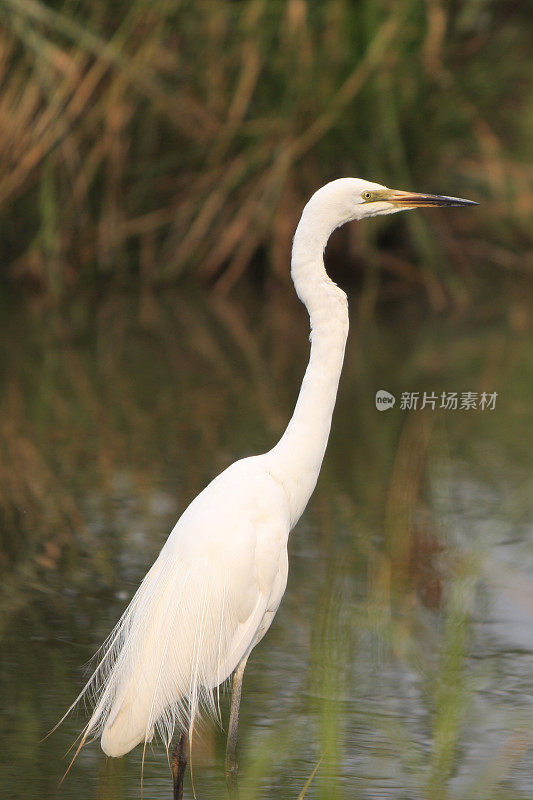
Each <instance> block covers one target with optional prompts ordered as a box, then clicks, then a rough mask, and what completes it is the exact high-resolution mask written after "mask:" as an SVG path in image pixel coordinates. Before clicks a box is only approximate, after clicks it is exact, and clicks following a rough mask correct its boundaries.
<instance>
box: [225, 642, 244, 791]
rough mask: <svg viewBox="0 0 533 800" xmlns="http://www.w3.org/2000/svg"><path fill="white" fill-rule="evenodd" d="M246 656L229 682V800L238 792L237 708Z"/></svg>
mask: <svg viewBox="0 0 533 800" xmlns="http://www.w3.org/2000/svg"><path fill="white" fill-rule="evenodd" d="M247 660H248V656H246V657H245V658H243V660H242V661H241V663H240V664H239V665H238V667H237V669H236V670H235V672H234V673H233V679H232V682H231V710H230V715H229V727H228V743H227V746H226V783H227V786H228V792H229V796H230V798H231V800H237V798H238V796H239V791H238V787H237V775H238V771H239V767H238V765H237V737H238V730H239V707H240V705H241V691H242V678H243V675H244V668H245V666H246V662H247Z"/></svg>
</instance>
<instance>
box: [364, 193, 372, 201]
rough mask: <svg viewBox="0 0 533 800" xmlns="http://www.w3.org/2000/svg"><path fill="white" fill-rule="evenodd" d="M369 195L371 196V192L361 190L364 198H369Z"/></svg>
mask: <svg viewBox="0 0 533 800" xmlns="http://www.w3.org/2000/svg"><path fill="white" fill-rule="evenodd" d="M371 197H372V192H363V199H364V200H370V198H371Z"/></svg>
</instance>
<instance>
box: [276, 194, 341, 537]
mask: <svg viewBox="0 0 533 800" xmlns="http://www.w3.org/2000/svg"><path fill="white" fill-rule="evenodd" d="M336 225H337V223H336V222H333V221H329V220H328V219H327V217H326V218H324V217H322V218H320V219H319V220H318V221H317V215H316V213H315V212H313V211H312V210H311V211H310V210H309V205H308V206H307V207H306V209H304V213H303V215H302V218H301V220H300V224H299V225H298V228H297V230H296V234H295V236H294V243H293V250H292V267H291V275H292V279H293V281H294V285H295V288H296V291H297V293H298V296H299V298H300V300H301V301H302V302H303V303H304V305H305V306H306V308H307V311H308V312H309V318H310V323H311V337H310V338H311V354H310V358H309V364H308V366H307V370H306V372H305V376H304V379H303V381H302V386H301V389H300V394H299V396H298V401H297V403H296V407H295V409H294V413H293V415H292V418H291V420H290V422H289V424H288V426H287V429H286V430H285V433H284V434H283V436H282V437H281V439H280V441H279V442H278V444H277V445H276V446H275V447H274V448H273V449H272V450H271V451H270V452H269V454H268V457H269V459H270V464H271V466H272V468H273V474H274V477H276V478H277V479H278V480H279V481H280V482H281V483H282V485H283V486H284V487H286V489H287V497H288V498H289V502H290V506H291V508H290V515H291V527H292V525H294V524H295V523H296V522H297V520H298V519H299V517H300V515H301V514H302V512H303V510H304V508H305V506H306V505H307V502H308V500H309V498H310V496H311V494H312V492H313V490H314V488H315V485H316V482H317V479H318V474H319V472H320V466H321V464H322V459H323V457H324V452H325V449H326V445H327V442H328V437H329V432H330V427H331V418H332V415H333V408H334V406H335V400H336V397H337V388H338V385H339V378H340V374H341V370H342V363H343V359H344V348H345V345H346V337H347V335H348V304H347V300H346V295H345V294H344V292H343V291H342V290H341V289H339V287H338V286H336V284H334V283H333V281H331V280H330V278H329V277H328V275H327V273H326V270H325V267H324V260H323V252H324V248H325V246H326V243H327V241H328V239H329V236H330V234H331V232H332V231H333V229H334V228H335V227H336Z"/></svg>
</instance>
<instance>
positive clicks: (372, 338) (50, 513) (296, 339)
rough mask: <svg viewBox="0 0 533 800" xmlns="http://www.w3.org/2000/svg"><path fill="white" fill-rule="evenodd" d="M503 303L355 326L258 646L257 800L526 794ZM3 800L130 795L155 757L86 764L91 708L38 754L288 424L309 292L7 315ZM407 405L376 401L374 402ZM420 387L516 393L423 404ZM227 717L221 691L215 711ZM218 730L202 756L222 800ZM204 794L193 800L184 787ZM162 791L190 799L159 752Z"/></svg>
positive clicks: (521, 358) (517, 414)
mask: <svg viewBox="0 0 533 800" xmlns="http://www.w3.org/2000/svg"><path fill="white" fill-rule="evenodd" d="M508 310H509V313H508V314H500V315H495V314H484V313H476V312H475V311H474V310H471V311H469V312H468V313H467V312H465V313H464V314H463V315H459V316H456V317H453V318H452V317H451V316H450V315H446V316H445V315H442V316H440V315H433V314H429V313H428V314H426V315H421V314H420V313H419V312H416V311H415V310H414V307H411V306H410V305H409V304H407V303H404V304H402V305H399V306H398V307H396V308H392V307H391V308H389V309H388V313H387V318H386V319H384V320H380V319H379V317H378V318H376V319H374V320H373V321H372V322H371V323H370V324H368V323H365V324H362V323H359V322H358V313H357V311H358V309H357V303H356V301H355V300H354V301H353V302H352V311H353V315H352V316H353V319H354V322H353V324H352V331H351V335H350V340H349V343H348V349H347V355H346V364H345V370H344V373H343V377H342V381H341V386H340V393H339V399H338V405H337V408H336V413H335V417H334V423H333V429H332V437H331V441H330V445H329V448H328V451H327V455H326V459H325V462H324V467H323V471H322V474H321V478H320V481H319V485H318V488H317V491H316V493H315V495H314V497H313V499H312V501H311V503H310V506H309V508H308V509H307V511H306V513H305V515H304V517H303V519H302V520H301V521H300V523H299V525H298V526H297V528H296V529H295V531H294V532H293V534H292V536H291V540H290V576H289V584H288V588H287V593H286V596H285V598H284V600H283V603H282V605H281V607H280V610H279V613H278V615H277V617H276V620H275V622H274V624H273V626H272V628H271V630H270V632H269V633H268V635H267V637H266V638H265V639H264V641H263V642H262V643H261V645H260V646H258V647H257V649H256V650H255V651H254V654H253V656H252V658H251V659H250V662H249V667H248V669H247V673H246V677H245V685H244V699H243V705H242V722H241V743H242V744H241V775H242V787H243V797H244V798H246V797H250V798H252V797H253V798H259V797H265V798H267V797H268V798H270V797H282V798H284V799H285V798H295V800H296V798H297V797H298V794H299V792H300V791H301V789H302V787H303V785H304V783H305V781H306V780H307V778H308V777H309V775H310V774H311V772H312V770H313V768H314V767H315V765H316V764H317V762H318V761H319V760H320V759H321V758H322V761H321V765H320V768H319V771H318V774H317V776H316V778H315V780H314V781H313V783H312V785H311V787H310V788H309V790H308V795H307V796H308V797H310V798H361V800H377V798H384V799H386V800H393V799H394V800H406V798H412V799H413V800H414V799H415V798H416V800H418V799H419V798H420V799H422V798H424V799H425V798H432V799H433V798H438V799H440V798H442V799H444V798H458V800H459V799H460V798H464V800H476V798H479V800H488V798H498V799H499V800H500V799H501V798H512V799H513V800H521V799H522V798H532V797H533V771H532V769H531V752H529V754H528V752H527V751H528V748H529V747H530V745H531V742H532V737H533V700H532V679H531V676H532V674H533V547H532V535H531V533H532V531H531V519H532V517H531V471H530V467H531V464H530V460H529V459H530V427H528V426H529V425H530V422H531V420H530V417H529V416H528V414H529V402H530V393H531V389H532V383H531V374H532V373H531V347H530V342H528V340H527V337H526V334H525V332H524V330H523V325H522V324H521V322H520V320H521V317H520V315H519V314H518V315H517V314H513V307H512V304H511V305H510V306H509V309H508ZM2 327H3V330H2V350H3V353H2V355H3V364H4V366H3V371H2V390H3V391H2V399H1V406H2V407H1V409H0V410H1V423H0V447H1V457H0V465H1V466H0V469H1V472H0V500H1V503H2V506H1V508H2V512H3V517H4V521H3V524H2V530H1V533H0V543H1V551H0V555H1V559H2V561H1V564H2V567H3V568H4V577H3V583H2V590H1V594H0V603H1V606H0V610H1V614H2V639H1V651H2V660H1V666H0V694H1V698H2V700H1V702H2V707H3V708H2V719H1V723H0V724H1V727H2V734H3V736H2V742H3V744H2V749H3V758H2V767H1V777H0V790H1V793H2V796H4V797H9V798H13V800H18V798H21V799H22V798H24V800H27V799H28V798H41V799H42V798H52V797H60V798H64V799H65V800H69V798H77V799H78V798H86V797H87V798H89V797H99V798H114V800H120V798H134V797H139V796H140V776H141V757H142V752H141V750H140V749H139V748H137V749H136V750H135V751H134V752H133V753H131V754H130V755H128V756H127V757H126V758H124V759H121V760H111V761H107V760H106V759H105V757H104V756H103V754H102V752H101V751H100V749H99V747H98V745H97V744H96V743H94V744H91V745H90V746H88V747H86V748H84V749H83V750H82V752H81V753H80V755H79V757H78V759H77V761H76V763H75V764H74V766H73V767H72V770H71V772H70V773H69V775H68V777H67V778H66V780H65V782H64V783H63V784H62V786H61V788H60V789H59V788H58V782H59V780H60V778H61V775H62V774H63V772H64V770H65V769H66V766H67V765H68V756H67V757H65V751H66V750H67V749H68V747H70V745H71V744H72V742H73V740H74V739H75V738H76V736H77V734H78V732H79V730H80V728H81V727H82V725H83V722H84V719H85V713H84V710H83V708H82V709H80V710H79V712H78V713H77V714H75V715H72V716H71V717H69V718H68V719H67V720H66V721H65V723H64V724H63V725H62V726H61V727H60V728H59V730H58V731H57V732H55V733H54V734H53V735H52V736H50V737H49V738H48V739H46V740H45V741H44V742H43V741H41V739H42V737H43V736H44V735H45V733H46V732H47V731H49V730H50V729H51V728H52V726H53V725H54V723H55V722H56V721H57V720H58V718H60V717H61V715H62V714H63V713H64V711H65V709H66V708H67V707H68V706H69V705H70V703H71V702H72V701H73V700H74V698H75V697H76V696H77V694H78V692H79V691H80V690H81V688H82V686H83V684H84V680H85V676H86V674H87V673H86V665H87V662H88V660H89V659H90V657H91V655H92V654H93V653H94V651H95V650H96V649H97V648H98V646H99V645H100V644H101V642H102V641H103V640H104V638H105V637H106V635H107V634H108V633H109V631H110V629H111V628H112V626H113V624H114V623H115V622H116V620H117V619H118V617H119V615H120V614H121V612H122V610H123V609H124V607H125V605H126V604H127V602H128V599H129V598H130V597H131V596H132V594H133V592H134V591H135V589H136V587H137V585H138V583H139V581H140V579H141V578H142V576H143V574H144V573H145V571H146V569H147V567H148V566H149V565H150V564H151V563H152V561H153V559H154V558H155V556H156V555H157V553H158V551H159V548H160V547H161V545H162V543H163V542H164V540H165V538H166V536H167V535H168V532H169V531H170V529H171V527H172V525H173V524H174V522H175V520H176V518H177V517H178V516H179V514H180V513H181V512H182V511H183V509H184V508H185V507H186V505H187V503H188V502H189V501H190V499H192V497H194V496H195V494H196V493H197V492H198V491H199V490H200V489H201V488H202V487H203V486H204V485H205V483H206V482H207V481H208V480H210V479H211V478H212V477H213V476H214V475H215V474H216V473H217V472H219V471H220V470H221V469H223V468H224V467H225V466H227V465H228V464H229V463H231V461H232V460H234V459H236V458H238V457H241V456H244V455H248V454H251V453H255V452H260V451H262V450H265V449H267V448H268V447H270V446H271V445H272V443H273V442H274V441H275V440H276V437H277V436H279V434H280V432H281V431H282V429H283V426H284V424H285V423H286V420H287V419H288V415H289V414H290V411H291V409H292V405H293V403H294V400H295V397H296V394H297V390H298V386H299V382H300V380H301V377H302V374H303V370H304V366H305V363H306V358H307V347H308V342H307V323H306V317H305V313H304V311H303V309H300V307H299V305H298V304H297V302H296V301H293V300H292V298H290V297H289V298H284V297H279V298H277V299H276V300H275V301H274V300H271V301H269V302H268V303H259V302H258V301H257V300H250V299H249V298H239V299H237V300H235V301H234V302H229V301H220V300H219V301H215V300H210V301H207V300H205V299H202V298H199V297H197V296H196V295H195V294H194V293H193V292H191V293H189V294H183V293H182V294H181V295H179V296H177V295H176V296H174V295H169V296H167V297H165V298H163V299H158V300H156V299H154V298H153V297H152V296H146V297H143V298H141V299H139V298H117V297H115V298H113V299H110V300H107V301H105V302H102V301H101V302H99V303H95V304H93V305H91V306H90V307H89V306H87V305H83V304H81V303H80V304H79V307H78V306H76V305H74V306H73V307H72V308H71V309H70V310H69V314H68V315H66V316H65V314H50V313H44V312H43V311H42V309H38V308H32V307H31V306H30V305H13V306H11V307H10V308H9V309H8V308H6V309H5V313H4V321H3V323H2ZM380 389H385V390H387V391H389V392H391V393H392V394H394V395H395V397H396V399H397V400H396V404H395V406H394V408H392V409H390V410H387V411H384V412H380V411H377V410H376V407H375V402H374V399H375V394H376V391H377V390H380ZM403 392H409V393H415V392H419V393H420V396H421V397H422V394H423V392H426V393H427V394H429V393H433V392H434V393H435V394H436V396H437V397H438V398H440V397H441V395H442V393H443V392H445V393H451V392H457V393H459V394H461V393H464V392H474V393H477V396H478V398H479V397H480V396H481V393H482V392H487V393H492V392H497V398H496V403H495V407H494V409H493V410H488V409H485V410H480V409H479V408H478V409H470V410H459V409H457V410H444V409H440V408H439V407H438V405H439V403H437V404H436V405H437V407H436V408H435V409H432V408H431V407H426V408H425V409H423V410H421V409H416V410H405V409H402V408H401V407H400V405H401V395H402V393H403ZM222 710H223V716H224V715H225V714H226V712H227V697H226V698H225V699H224V700H223V709H222ZM223 753H224V736H223V733H221V732H220V730H219V729H218V728H217V727H216V726H211V725H206V726H205V728H204V730H203V731H202V734H201V738H200V739H199V741H198V743H197V744H196V746H195V780H196V791H197V795H198V797H199V798H209V797H212V798H215V797H216V798H218V797H223V796H224V782H223ZM186 791H187V796H188V797H190V796H192V794H191V789H190V783H188V784H187V790H186ZM144 796H145V797H150V798H169V797H171V782H170V778H169V774H168V767H167V765H166V760H165V754H164V750H163V748H162V747H161V746H160V745H159V744H156V745H154V746H153V747H149V748H148V750H147V753H146V763H145V770H144Z"/></svg>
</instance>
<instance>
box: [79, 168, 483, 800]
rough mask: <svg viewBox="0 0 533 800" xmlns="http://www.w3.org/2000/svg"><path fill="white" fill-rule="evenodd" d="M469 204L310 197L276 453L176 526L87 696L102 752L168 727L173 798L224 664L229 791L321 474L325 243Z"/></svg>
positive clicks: (339, 327)
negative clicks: (290, 392)
mask: <svg viewBox="0 0 533 800" xmlns="http://www.w3.org/2000/svg"><path fill="white" fill-rule="evenodd" d="M465 205H476V204H475V203H472V202H471V201H469V200H461V199H458V198H455V197H442V196H437V195H428V194H414V193H412V192H402V191H396V190H392V189H387V188H386V187H384V186H380V185H379V184H377V183H370V182H368V181H364V180H360V179H356V178H341V179H339V180H335V181H332V182H331V183H328V184H327V185H326V186H323V187H322V188H321V189H319V190H318V191H317V192H316V193H315V194H314V195H313V196H312V197H311V199H310V200H309V202H308V203H307V205H306V206H305V208H304V210H303V213H302V217H301V219H300V223H299V225H298V228H297V230H296V234H295V236H294V244H293V250H292V268H291V275H292V279H293V281H294V286H295V288H296V291H297V293H298V296H299V298H300V300H301V301H302V302H303V303H304V305H305V306H306V308H307V310H308V312H309V317H310V323H311V354H310V359H309V364H308V367H307V370H306V373H305V376H304V379H303V382H302V387H301V390H300V394H299V396H298V401H297V403H296V407H295V409H294V413H293V415H292V418H291V420H290V422H289V424H288V426H287V429H286V430H285V433H284V434H283V436H282V437H281V439H280V441H279V442H278V443H277V444H276V445H275V446H274V447H273V448H272V449H271V450H269V451H268V452H267V453H264V454H262V455H258V456H253V457H250V458H244V459H242V460H240V461H237V462H236V463H234V464H232V465H231V466H230V467H228V468H227V469H226V470H225V471H224V472H222V473H221V474H220V475H219V476H218V477H216V478H215V479H214V480H213V481H212V482H211V483H210V484H209V485H208V486H207V487H206V488H205V489H204V490H203V491H202V492H201V493H200V494H199V495H198V496H197V497H196V499H195V500H193V502H192V503H191V504H190V505H189V507H188V508H187V509H186V510H185V511H184V513H183V515H182V516H181V517H180V519H179V520H178V522H177V523H176V525H175V527H174V529H173V530H172V532H171V534H170V536H169V537H168V539H167V541H166V543H165V545H164V546H163V548H162V550H161V552H160V554H159V556H158V558H157V560H156V562H155V563H154V565H153V566H152V568H151V569H150V571H149V572H148V574H147V575H146V577H145V578H144V580H143V581H142V583H141V585H140V587H139V589H138V590H137V592H136V594H135V596H134V597H133V599H132V600H131V602H130V604H129V606H128V608H127V609H126V611H125V612H124V614H123V616H122V618H121V619H120V621H119V622H118V624H117V626H116V627H115V629H114V630H113V632H112V633H111V635H110V636H109V638H108V639H107V641H106V642H105V644H104V646H103V648H102V651H101V653H102V654H101V659H100V662H99V665H98V667H97V669H96V671H95V672H94V674H93V676H92V678H91V680H90V681H89V683H88V684H87V686H86V687H85V689H84V690H83V692H82V695H83V694H85V693H86V692H88V693H90V694H92V695H94V697H95V707H94V711H93V713H92V716H91V718H90V719H89V722H88V723H87V725H86V727H85V729H84V731H83V734H82V738H81V744H80V747H81V746H82V745H83V744H84V742H85V741H86V740H87V738H88V737H89V736H101V745H102V749H103V750H104V752H105V753H107V755H109V756H122V755H124V754H125V753H127V752H128V751H129V750H131V749H132V748H133V747H135V746H136V745H138V744H139V743H141V742H143V743H146V742H149V741H150V740H151V739H152V737H153V734H154V731H155V730H156V729H157V730H158V731H159V733H160V734H161V735H162V737H163V739H164V740H165V742H166V744H167V748H168V747H169V745H170V742H171V740H172V736H173V731H174V729H175V728H176V727H177V728H178V731H179V732H180V736H179V741H178V745H177V746H176V748H175V750H174V753H173V774H174V796H175V798H181V797H182V791H183V775H184V771H185V767H186V763H187V753H188V745H187V737H188V736H189V737H190V734H191V731H192V728H193V725H194V721H195V718H196V717H197V714H198V713H199V712H200V711H202V710H204V711H207V712H210V713H212V714H214V715H216V714H217V711H218V694H217V687H219V685H220V684H222V683H223V682H224V681H225V680H226V679H227V678H229V676H230V675H232V674H233V681H232V698H231V710H230V719H229V729H228V744H227V751H226V778H227V781H228V786H229V789H230V793H232V794H234V793H235V791H236V776H237V761H236V743H237V727H238V717H239V705H240V698H241V686H242V679H243V673H244V669H245V665H246V661H247V659H248V657H249V655H250V652H251V650H252V648H253V647H255V645H256V644H257V643H258V642H259V641H260V640H261V639H262V638H263V636H264V635H265V633H266V632H267V630H268V628H269V627H270V624H271V623H272V620H273V618H274V615H275V613H276V611H277V609H278V606H279V604H280V601H281V598H282V597H283V593H284V591H285V586H286V583H287V570H288V562H287V539H288V536H289V532H290V531H291V529H292V528H293V527H294V525H295V524H296V522H297V521H298V519H299V518H300V516H301V514H302V512H303V510H304V509H305V507H306V505H307V502H308V500H309V498H310V496H311V493H312V492H313V490H314V488H315V484H316V482H317V479H318V474H319V470H320V466H321V464H322V459H323V457H324V451H325V449H326V444H327V441H328V436H329V431H330V425H331V418H332V414H333V407H334V405H335V399H336V395H337V386H338V382H339V376H340V373H341V368H342V362H343V357H344V347H345V343H346V337H347V334H348V306H347V300H346V295H345V293H344V292H343V291H342V290H341V289H339V288H338V286H336V284H335V283H333V281H332V280H330V278H329V277H328V275H327V273H326V270H325V268H324V261H323V252H324V248H325V246H326V243H327V241H328V239H329V236H330V234H331V233H332V232H333V231H334V230H335V228H338V227H339V226H340V225H342V224H344V223H345V222H349V221H351V220H361V219H364V218H365V217H372V216H376V215H380V214H392V213H394V212H396V211H402V210H406V209H412V208H416V207H418V206H465ZM80 696H81V695H80Z"/></svg>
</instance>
